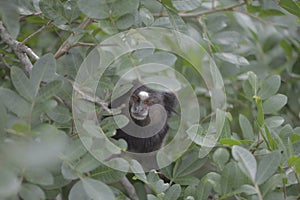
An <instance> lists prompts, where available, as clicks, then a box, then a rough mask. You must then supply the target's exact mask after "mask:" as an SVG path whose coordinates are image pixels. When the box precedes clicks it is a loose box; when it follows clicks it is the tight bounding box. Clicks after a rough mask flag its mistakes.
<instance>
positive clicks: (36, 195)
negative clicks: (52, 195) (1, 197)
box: [19, 183, 46, 200]
mask: <svg viewBox="0 0 300 200" xmlns="http://www.w3.org/2000/svg"><path fill="white" fill-rule="evenodd" d="M19 194H20V196H21V197H22V199H24V200H41V199H46V196H45V193H44V191H43V190H42V189H41V188H40V187H38V186H37V185H33V184H29V183H24V184H22V188H21V190H20V192H19Z"/></svg>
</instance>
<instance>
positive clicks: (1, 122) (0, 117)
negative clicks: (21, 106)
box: [0, 102, 8, 137]
mask: <svg viewBox="0 0 300 200" xmlns="http://www.w3.org/2000/svg"><path fill="white" fill-rule="evenodd" d="M0 113H1V114H0V137H1V136H2V134H3V133H4V130H5V129H6V128H7V121H8V115H7V112H6V109H5V107H4V105H3V104H2V102H0Z"/></svg>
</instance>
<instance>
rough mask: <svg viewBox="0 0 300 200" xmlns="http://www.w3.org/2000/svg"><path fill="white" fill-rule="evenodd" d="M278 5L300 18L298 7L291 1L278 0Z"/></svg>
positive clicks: (299, 8)
mask: <svg viewBox="0 0 300 200" xmlns="http://www.w3.org/2000/svg"><path fill="white" fill-rule="evenodd" d="M278 5H279V6H281V7H282V8H284V9H285V10H287V11H288V12H290V13H292V14H293V15H296V16H298V17H300V7H299V6H298V4H297V3H295V2H294V1H293V0H280V1H279V3H278Z"/></svg>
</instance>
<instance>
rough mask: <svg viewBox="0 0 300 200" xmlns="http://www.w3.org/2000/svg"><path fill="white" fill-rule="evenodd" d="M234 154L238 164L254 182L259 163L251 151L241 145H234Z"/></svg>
mask: <svg viewBox="0 0 300 200" xmlns="http://www.w3.org/2000/svg"><path fill="white" fill-rule="evenodd" d="M232 156H233V158H234V159H235V160H236V161H238V165H239V167H240V169H241V170H242V171H243V172H244V174H245V175H246V176H248V177H249V178H250V179H251V180H252V181H253V183H254V181H255V176H256V171H257V163H256V160H255V158H254V156H253V155H252V154H251V153H250V151H248V150H247V149H245V148H243V147H240V146H233V147H232Z"/></svg>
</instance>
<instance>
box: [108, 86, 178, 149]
mask: <svg viewBox="0 0 300 200" xmlns="http://www.w3.org/2000/svg"><path fill="white" fill-rule="evenodd" d="M124 100H125V101H124ZM117 101H118V103H117V105H116V106H118V105H120V103H124V102H125V104H126V102H128V103H127V105H126V106H125V107H124V108H123V111H122V113H123V114H125V116H127V117H128V118H129V120H130V122H129V123H128V124H127V125H126V126H125V127H123V128H119V129H117V130H116V134H115V135H114V136H113V137H112V138H113V139H116V140H118V139H124V140H125V141H126V142H127V151H129V152H134V153H149V152H153V151H156V150H159V149H160V148H161V146H162V144H163V141H164V139H165V137H166V134H167V132H168V130H169V126H168V119H169V118H170V117H171V115H172V113H173V112H174V113H176V111H175V107H176V105H177V98H176V95H175V94H174V93H173V92H164V91H159V90H156V89H151V88H150V87H147V86H146V85H143V84H136V83H135V86H134V87H133V88H132V89H131V90H130V91H129V92H127V94H126V95H124V96H123V98H120V99H118V100H117ZM122 101H124V102H122ZM114 106H115V105H114V103H112V104H111V107H114Z"/></svg>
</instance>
